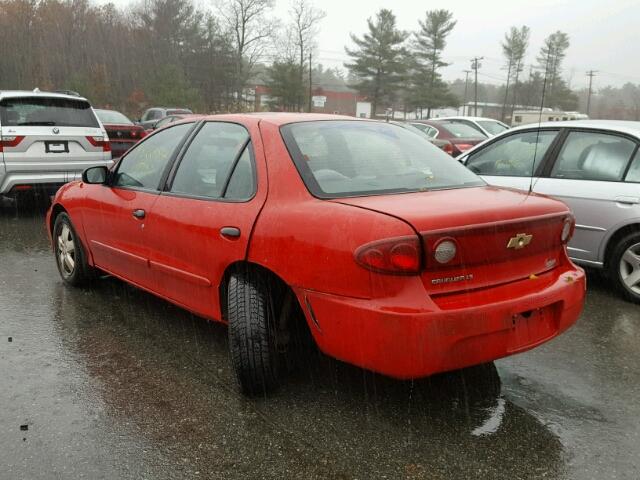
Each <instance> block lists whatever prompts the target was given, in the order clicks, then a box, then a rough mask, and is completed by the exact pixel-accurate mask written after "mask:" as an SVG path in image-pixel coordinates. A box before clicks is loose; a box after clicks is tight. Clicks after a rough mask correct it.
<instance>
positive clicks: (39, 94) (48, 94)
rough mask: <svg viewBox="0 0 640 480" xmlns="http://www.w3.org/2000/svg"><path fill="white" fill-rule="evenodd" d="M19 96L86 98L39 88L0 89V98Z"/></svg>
mask: <svg viewBox="0 0 640 480" xmlns="http://www.w3.org/2000/svg"><path fill="white" fill-rule="evenodd" d="M20 97H43V98H51V97H54V98H68V99H70V100H84V101H85V102H88V100H87V99H86V98H84V97H79V96H77V95H68V94H66V93H55V92H41V91H40V90H37V89H36V90H0V98H20Z"/></svg>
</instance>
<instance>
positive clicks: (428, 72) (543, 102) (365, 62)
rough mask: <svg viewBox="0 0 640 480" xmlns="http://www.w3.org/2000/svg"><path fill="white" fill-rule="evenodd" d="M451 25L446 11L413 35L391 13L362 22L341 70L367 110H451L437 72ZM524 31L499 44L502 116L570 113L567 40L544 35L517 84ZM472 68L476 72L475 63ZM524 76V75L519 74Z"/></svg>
mask: <svg viewBox="0 0 640 480" xmlns="http://www.w3.org/2000/svg"><path fill="white" fill-rule="evenodd" d="M455 26H456V21H455V19H454V18H453V14H452V13H451V12H450V11H448V10H430V11H427V12H426V13H425V16H424V18H423V19H421V20H419V21H418V28H417V30H415V31H413V32H407V31H403V30H401V29H399V28H398V27H397V25H396V17H395V15H394V14H393V12H392V11H391V10H388V9H381V10H380V11H379V12H378V13H377V14H376V16H375V18H370V19H369V20H368V22H367V27H368V31H367V32H366V33H365V34H364V35H362V36H361V37H358V36H355V35H352V36H351V39H352V41H353V43H354V44H355V46H356V48H353V49H351V48H348V47H345V51H346V53H347V54H348V55H349V56H350V57H351V59H352V60H351V61H350V62H348V63H346V64H345V67H347V68H348V69H349V70H350V72H351V73H352V74H353V75H354V76H355V77H356V78H357V82H356V83H355V84H354V87H355V88H356V89H357V90H358V91H360V92H361V93H363V94H365V95H366V96H367V97H369V98H370V99H371V103H372V107H373V109H374V110H375V109H376V108H378V107H380V106H383V107H385V108H391V109H395V110H397V109H398V108H400V109H403V110H404V111H414V110H418V111H419V112H422V111H423V110H426V115H427V116H430V114H431V110H432V109H435V108H442V107H457V106H458V105H459V104H460V102H461V101H465V100H466V101H468V100H469V97H467V98H460V96H457V95H454V94H453V93H452V92H451V89H450V85H449V84H447V83H446V82H444V81H443V79H442V75H441V73H440V72H441V70H442V68H443V67H446V66H448V65H449V63H447V62H446V61H445V56H444V50H445V47H446V44H447V37H448V36H449V34H450V33H451V32H452V31H453V30H454V28H455ZM529 37H530V29H529V27H527V26H521V27H511V28H510V29H509V31H508V32H507V33H506V34H505V36H504V39H503V41H502V42H501V47H502V52H503V56H504V69H505V71H506V81H505V84H504V88H503V95H504V96H503V98H502V101H501V103H502V105H503V111H502V116H503V117H505V116H507V114H508V112H507V110H511V111H513V109H514V108H515V107H516V105H531V106H544V107H552V108H560V109H564V110H571V109H575V108H576V107H577V105H578V98H577V96H576V95H575V94H574V93H573V92H572V91H571V90H570V89H569V88H568V86H567V83H566V81H565V80H564V78H563V76H562V74H563V69H562V63H563V60H564V58H565V56H566V52H567V49H568V48H569V45H570V42H569V36H568V35H567V34H566V33H564V32H561V31H557V32H554V33H552V34H550V35H549V36H548V37H547V38H546V39H545V41H544V43H543V45H542V46H541V48H540V53H539V54H538V56H537V57H536V64H535V66H530V71H529V74H528V76H527V77H525V78H523V76H524V75H523V72H524V70H525V67H526V55H527V51H528V48H529ZM474 61H475V62H476V63H475V64H474V63H472V68H474V69H475V68H480V65H479V59H476V60H474ZM525 73H526V72H525Z"/></svg>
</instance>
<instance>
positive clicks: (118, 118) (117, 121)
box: [95, 110, 147, 158]
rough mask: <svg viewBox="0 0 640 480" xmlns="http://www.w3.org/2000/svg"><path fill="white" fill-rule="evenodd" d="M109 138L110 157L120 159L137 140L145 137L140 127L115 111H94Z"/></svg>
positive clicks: (144, 132)
mask: <svg viewBox="0 0 640 480" xmlns="http://www.w3.org/2000/svg"><path fill="white" fill-rule="evenodd" d="M95 112H96V115H97V116H98V118H99V119H100V121H101V122H102V125H104V128H105V130H106V131H107V135H108V136H109V145H110V146H111V156H112V157H113V158H120V157H121V156H122V155H123V154H124V152H126V151H127V150H129V149H130V148H131V147H132V146H133V145H134V144H135V143H136V142H137V141H138V140H140V139H142V138H144V137H146V136H147V132H146V131H145V129H144V128H142V127H141V126H140V125H135V124H134V123H133V122H132V121H131V120H129V119H128V118H127V117H126V116H125V115H123V114H122V113H120V112H116V111H115V110H95Z"/></svg>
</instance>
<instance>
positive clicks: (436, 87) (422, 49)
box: [409, 10, 458, 117]
mask: <svg viewBox="0 0 640 480" xmlns="http://www.w3.org/2000/svg"><path fill="white" fill-rule="evenodd" d="M419 24H420V30H418V31H417V32H415V33H414V45H413V57H414V64H413V68H412V70H413V74H412V76H411V84H412V86H411V93H410V95H409V98H410V101H411V103H412V105H413V106H414V107H419V108H420V109H422V108H426V109H427V117H429V116H431V109H433V108H439V107H443V106H454V105H457V103H458V100H457V98H456V97H455V96H454V95H453V94H451V93H450V92H449V87H448V86H447V84H446V83H445V82H444V81H442V77H441V75H440V73H439V72H438V70H439V69H441V68H442V67H446V66H447V65H449V64H448V63H446V62H445V61H443V59H442V53H443V51H444V48H445V46H446V45H447V36H448V35H449V34H450V33H451V31H452V30H453V27H455V25H456V21H455V20H453V14H452V13H451V12H450V11H448V10H430V11H428V12H426V16H425V19H424V21H419Z"/></svg>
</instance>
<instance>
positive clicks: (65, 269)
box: [53, 213, 94, 287]
mask: <svg viewBox="0 0 640 480" xmlns="http://www.w3.org/2000/svg"><path fill="white" fill-rule="evenodd" d="M53 251H54V253H55V257H56V265H57V266H58V272H60V276H61V277H62V280H64V282H65V283H67V284H69V285H73V286H74V287H79V286H83V285H86V284H88V283H89V282H90V281H91V280H92V279H93V277H94V275H93V269H92V268H91V266H90V265H89V264H88V263H87V257H86V255H85V252H84V250H83V248H82V243H80V240H79V239H78V236H77V235H76V231H75V229H74V228H73V224H72V223H71V219H70V218H69V216H68V215H67V214H66V213H61V214H59V215H58V216H57V217H56V221H55V223H54V225H53Z"/></svg>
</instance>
